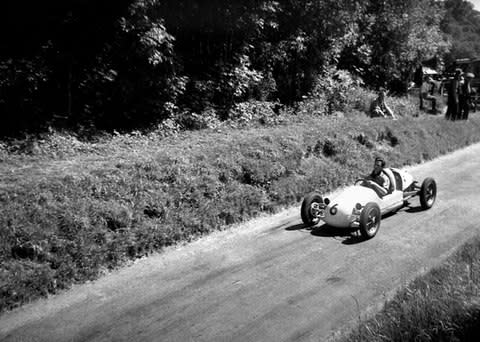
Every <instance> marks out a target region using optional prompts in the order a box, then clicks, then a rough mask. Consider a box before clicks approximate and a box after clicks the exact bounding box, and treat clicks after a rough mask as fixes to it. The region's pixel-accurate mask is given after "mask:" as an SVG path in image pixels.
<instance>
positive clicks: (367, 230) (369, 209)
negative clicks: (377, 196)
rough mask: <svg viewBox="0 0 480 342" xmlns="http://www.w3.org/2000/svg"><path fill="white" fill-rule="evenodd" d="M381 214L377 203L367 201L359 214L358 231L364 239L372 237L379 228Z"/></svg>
mask: <svg viewBox="0 0 480 342" xmlns="http://www.w3.org/2000/svg"><path fill="white" fill-rule="evenodd" d="M381 220H382V214H381V212H380V207H379V206H378V204H377V203H374V202H369V203H367V205H365V207H364V208H363V210H362V213H361V214H360V233H361V234H362V236H363V237H364V238H365V239H371V238H373V237H374V236H375V235H376V234H377V232H378V230H379V229H380V221H381Z"/></svg>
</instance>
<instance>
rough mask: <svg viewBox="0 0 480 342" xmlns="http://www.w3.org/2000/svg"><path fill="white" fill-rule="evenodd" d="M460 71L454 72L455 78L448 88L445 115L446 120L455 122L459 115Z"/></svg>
mask: <svg viewBox="0 0 480 342" xmlns="http://www.w3.org/2000/svg"><path fill="white" fill-rule="evenodd" d="M461 80H462V69H456V70H455V76H454V77H453V79H452V80H451V82H450V85H449V87H448V100H447V102H448V108H447V113H446V114H445V116H446V118H447V119H448V120H453V121H455V120H457V119H458V118H459V115H460V103H459V96H460V94H461V93H462V89H461Z"/></svg>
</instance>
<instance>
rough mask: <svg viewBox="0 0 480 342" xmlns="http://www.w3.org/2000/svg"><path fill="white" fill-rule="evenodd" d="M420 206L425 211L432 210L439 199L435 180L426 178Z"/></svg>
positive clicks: (421, 191) (420, 194) (422, 188)
mask: <svg viewBox="0 0 480 342" xmlns="http://www.w3.org/2000/svg"><path fill="white" fill-rule="evenodd" d="M419 196H420V204H421V205H422V208H423V209H425V210H426V209H430V208H431V207H432V206H433V203H435V199H436V198H437V183H436V182H435V180H434V179H433V178H425V180H424V181H423V183H422V187H421V188H420V193H419Z"/></svg>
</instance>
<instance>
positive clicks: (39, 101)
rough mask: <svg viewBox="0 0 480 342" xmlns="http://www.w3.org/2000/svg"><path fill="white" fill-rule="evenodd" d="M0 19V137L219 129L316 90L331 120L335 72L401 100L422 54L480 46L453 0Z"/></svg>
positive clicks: (73, 11) (157, 8)
mask: <svg viewBox="0 0 480 342" xmlns="http://www.w3.org/2000/svg"><path fill="white" fill-rule="evenodd" d="M0 16H1V17H0V19H1V20H0V34H1V37H0V38H1V42H2V43H1V45H0V111H1V112H2V113H3V115H4V120H3V122H2V126H1V128H0V136H8V135H14V136H15V135H16V136H20V135H22V134H23V133H25V132H28V131H45V130H46V129H48V127H50V126H52V127H56V128H68V129H74V130H77V131H83V132H85V131H97V130H108V131H113V130H114V129H117V130H121V131H123V130H125V131H127V130H131V129H144V128H151V127H152V126H153V127H155V126H157V125H158V124H160V123H161V122H162V121H164V120H172V119H174V118H177V117H179V116H182V117H191V118H192V117H193V118H195V115H204V114H203V113H205V115H210V116H212V113H215V115H214V116H215V118H211V120H210V119H205V120H206V121H208V122H210V121H212V120H213V121H215V120H220V121H222V120H228V119H229V112H230V110H231V109H232V108H235V106H237V105H238V104H240V103H247V102H250V101H253V102H255V101H267V102H280V103H282V104H293V103H295V102H298V101H301V100H302V99H304V97H305V96H307V97H308V96H311V95H312V94H317V93H318V92H319V91H325V93H322V94H319V95H321V96H320V97H322V98H324V99H325V101H326V104H325V105H326V106H327V109H326V110H322V111H323V112H324V113H330V114H331V113H336V112H337V110H338V109H339V108H341V107H342V105H341V102H342V101H343V100H342V99H339V100H338V102H339V103H333V102H336V101H337V100H336V99H334V97H336V96H341V93H342V91H340V92H335V91H333V92H331V91H332V90H333V89H334V88H335V87H336V85H333V84H332V85H328V84H326V83H328V82H330V81H329V80H332V75H333V74H334V73H336V72H343V71H342V70H346V71H348V72H349V73H350V74H351V75H353V77H355V78H357V77H360V78H362V79H363V81H364V84H365V85H366V86H370V87H378V86H388V87H389V88H391V89H392V90H395V91H396V92H399V93H401V92H404V91H405V84H406V81H407V79H408V78H409V77H410V74H411V72H412V70H414V69H415V68H416V66H417V65H418V63H420V62H422V61H424V60H425V59H430V58H437V59H438V60H440V59H442V58H443V57H444V56H445V55H446V56H447V58H450V59H452V58H455V57H458V56H462V57H467V56H474V55H476V54H477V52H478V50H479V49H480V48H478V46H477V45H478V43H477V41H478V39H477V38H478V32H479V30H478V25H479V22H478V20H479V19H478V15H477V12H476V11H474V10H473V8H472V6H471V4H470V3H468V2H465V1H461V0H448V1H444V2H441V1H435V0H420V1H413V0H408V1H395V0H386V1H384V0H382V1H380V0H369V1H359V0H342V1H334V0H320V1H299V0H260V1H257V0H255V1H253V0H238V1H233V2H232V1H221V0H214V1H200V0H180V1H173V0H161V1H158V0H121V1H113V0H108V1H103V2H102V4H100V5H99V4H97V2H95V1H93V0H70V1H58V0H56V1H49V2H48V4H43V3H38V4H33V5H31V6H24V5H23V3H21V2H18V1H13V0H7V1H6V3H5V4H4V6H3V7H2V13H1V14H0ZM448 37H450V41H452V44H450V43H449V40H448ZM319 80H320V83H321V82H324V83H325V84H324V85H323V86H319ZM321 80H323V81H321ZM337 85H338V84H337ZM317 97H318V96H317ZM320 97H318V98H320ZM332 101H333V102H332ZM185 113H189V114H188V115H186V114H185ZM194 121H201V120H197V119H195V120H194ZM184 126H185V127H189V126H191V127H193V128H198V127H204V126H210V124H208V123H206V124H198V125H197V124H191V125H189V124H188V123H187V124H185V125H184Z"/></svg>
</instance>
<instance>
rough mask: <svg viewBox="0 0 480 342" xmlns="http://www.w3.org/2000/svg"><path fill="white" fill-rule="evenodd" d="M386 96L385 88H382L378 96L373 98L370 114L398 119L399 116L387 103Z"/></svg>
mask: <svg viewBox="0 0 480 342" xmlns="http://www.w3.org/2000/svg"><path fill="white" fill-rule="evenodd" d="M385 96H386V91H385V89H383V88H382V89H380V91H379V92H378V97H377V98H376V99H375V100H373V101H372V103H371V105H370V116H371V117H382V118H386V117H391V118H392V119H393V120H396V119H397V118H396V117H395V115H394V114H393V111H392V110H391V109H390V107H388V105H387V104H386V103H385Z"/></svg>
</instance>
